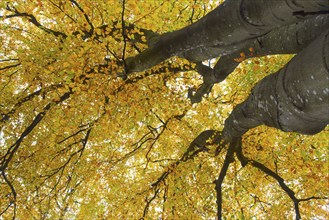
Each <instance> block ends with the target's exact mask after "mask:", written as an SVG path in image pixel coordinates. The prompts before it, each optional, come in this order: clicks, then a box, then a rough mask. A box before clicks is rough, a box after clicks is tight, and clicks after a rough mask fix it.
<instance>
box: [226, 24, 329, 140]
mask: <svg viewBox="0 0 329 220" xmlns="http://www.w3.org/2000/svg"><path fill="white" fill-rule="evenodd" d="M328 33H329V29H328V30H326V31H325V32H324V33H323V34H322V35H321V36H319V37H318V38H317V39H316V40H315V41H314V42H312V43H311V44H310V45H309V46H308V47H306V48H305V49H304V50H303V51H301V52H300V53H299V54H298V55H296V56H295V57H294V58H293V59H292V60H291V61H290V62H289V63H288V64H287V65H286V66H285V67H284V68H282V69H281V70H279V71H278V72H276V73H273V74H271V75H269V76H267V77H265V78H264V79H263V80H261V81H260V82H259V83H258V84H257V85H256V86H255V88H254V89H253V90H252V92H251V94H250V96H249V97H248V99H247V100H246V101H244V102H243V103H241V104H239V105H238V106H236V107H235V108H234V110H233V111H232V113H231V114H230V116H229V118H227V119H226V121H225V127H224V130H223V138H224V137H225V139H228V140H232V139H235V138H239V137H241V136H242V135H243V134H244V133H245V132H246V131H248V130H249V129H251V128H254V127H256V126H258V125H261V124H265V125H267V126H271V127H275V128H278V129H280V130H282V131H294V132H298V133H302V134H315V133H318V132H320V131H321V130H323V129H324V128H325V126H326V125H327V124H328V123H329V108H328V107H329V70H328V66H329V37H328V35H329V34H328Z"/></svg>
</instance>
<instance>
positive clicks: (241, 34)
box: [125, 0, 329, 74]
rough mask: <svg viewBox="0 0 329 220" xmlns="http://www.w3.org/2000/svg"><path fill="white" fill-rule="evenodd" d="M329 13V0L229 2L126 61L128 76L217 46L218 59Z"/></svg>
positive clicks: (250, 0)
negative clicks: (284, 28) (252, 41)
mask: <svg viewBox="0 0 329 220" xmlns="http://www.w3.org/2000/svg"><path fill="white" fill-rule="evenodd" d="M326 11H329V6H328V1H327V0H313V1H309V0H285V1H283V0H282V1H281V0H280V1H272V0H227V1H225V2H224V3H223V4H221V5H219V6H218V7H217V8H216V9H214V10H213V11H211V12H210V13H209V14H208V15H206V16H205V17H203V18H202V19H200V20H199V21H198V22H196V23H194V24H192V25H189V26H187V27H185V28H183V29H181V30H178V31H174V32H171V33H167V34H165V35H163V36H161V37H159V38H158V41H157V42H156V43H154V44H153V45H152V46H151V47H149V48H148V49H146V50H145V51H143V52H142V53H140V54H138V55H137V56H135V57H133V58H128V59H127V60H126V67H125V68H126V73H127V74H128V73H131V72H138V71H143V70H145V69H148V68H150V67H152V66H154V65H157V64H159V63H160V62H162V61H164V60H166V59H168V58H170V57H172V56H176V55H178V54H182V53H183V52H186V51H188V50H192V49H196V48H202V47H214V46H215V47H217V48H218V52H219V54H218V56H221V55H226V54H230V53H232V52H234V51H237V50H238V49H241V48H242V47H243V46H244V45H245V43H246V42H248V41H249V40H250V39H254V38H256V37H258V36H261V35H264V34H266V33H267V32H269V31H271V30H273V29H274V28H275V27H278V26H284V25H288V24H292V23H295V22H298V21H301V20H304V19H307V18H309V17H312V16H313V15H314V14H316V13H320V14H321V13H324V12H326Z"/></svg>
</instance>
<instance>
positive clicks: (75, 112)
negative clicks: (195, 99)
mask: <svg viewBox="0 0 329 220" xmlns="http://www.w3.org/2000/svg"><path fill="white" fill-rule="evenodd" d="M220 3H221V1H219V0H218V1H212V0H203V1H194V0H179V1H176V0H161V1H151V0H149V1H134V0H127V1H124V0H123V1H114V0H113V1H103V0H97V1H87V0H70V1H68V0H67V1H63V0H38V1H23V0H11V1H1V3H0V40H1V48H0V95H1V99H0V128H1V131H0V174H1V176H0V219H11V218H17V219H214V218H215V217H216V216H217V206H216V190H215V184H214V181H215V180H216V179H217V178H218V175H219V172H220V168H221V167H222V166H223V162H224V159H225V158H224V157H225V151H224V150H222V151H220V152H216V146H211V143H210V146H208V149H207V150H202V149H197V150H196V149H193V152H192V150H191V148H189V146H190V144H191V141H192V140H194V138H195V137H196V136H198V134H200V132H202V131H204V130H207V129H216V130H222V129H223V126H224V121H225V119H226V118H227V117H228V115H229V113H230V112H231V111H232V109H233V107H234V106H236V105H237V104H238V103H241V102H242V101H243V100H245V99H246V97H247V96H248V95H249V93H250V90H251V88H253V86H254V85H255V84H256V83H257V82H258V81H259V80H261V79H262V78H263V77H264V76H266V75H268V74H270V73H273V72H275V71H277V70H279V69H280V68H281V67H283V66H284V65H285V64H286V63H287V62H288V61H289V60H290V59H291V58H292V57H293V55H273V56H265V57H261V58H253V59H247V58H248V57H247V56H249V55H250V54H251V53H253V48H249V53H250V54H244V53H241V56H240V57H237V58H236V59H237V61H238V62H241V61H243V60H244V61H243V63H241V64H240V65H239V66H238V68H237V69H236V70H235V71H234V72H233V73H232V74H231V75H230V76H229V77H228V78H227V79H226V80H225V81H223V82H221V83H219V84H217V85H215V86H214V87H213V89H212V92H211V93H210V94H209V95H208V96H207V97H206V98H205V99H203V101H202V102H200V103H197V104H191V102H190V100H189V99H188V97H187V96H188V91H189V90H190V89H193V88H197V87H198V85H200V84H201V83H202V77H201V76H200V75H199V74H198V73H197V71H196V64H195V63H192V62H189V61H187V60H185V59H183V58H178V57H173V58H170V59H169V60H166V61H165V62H163V63H161V64H159V65H157V66H155V67H153V68H151V69H149V70H146V71H144V72H138V73H133V74H130V75H129V76H128V77H126V76H125V75H122V74H123V73H124V70H125V60H126V58H127V57H132V56H134V55H136V54H138V53H140V52H141V51H143V50H144V49H146V48H147V47H148V44H150V42H153V41H154V40H155V39H156V38H157V36H158V35H159V34H163V33H166V32H170V31H173V30H177V29H180V28H182V27H185V26H187V25H189V24H191V23H194V22H195V21H197V20H198V19H200V18H201V17H203V16H204V15H206V14H207V13H208V12H209V11H211V10H212V9H213V8H215V7H216V6H218V5H219V4H220ZM245 59H246V60H245ZM204 64H207V65H213V60H209V62H208V63H204ZM328 135H329V130H328V129H325V130H324V131H322V132H320V133H318V134H316V135H313V136H306V135H300V134H297V133H285V132H282V131H278V130H277V129H274V128H269V127H265V126H260V127H257V128H255V129H252V130H250V131H248V132H247V133H246V134H245V135H244V136H243V140H242V142H243V149H241V152H243V155H244V157H245V158H242V161H243V159H245V160H246V164H241V158H240V160H239V159H237V158H235V161H234V162H233V163H232V164H231V166H230V167H229V169H228V172H227V174H226V177H225V180H224V183H223V190H222V194H223V204H222V205H223V207H222V210H223V216H224V217H225V218H226V219H292V218H294V217H295V211H294V203H293V201H292V196H293V197H294V198H296V199H298V200H299V206H300V212H301V216H302V217H305V219H328V218H329V212H328V210H329V209H328V193H329V187H328V181H329V179H328ZM209 149H210V150H209ZM247 160H248V162H247ZM244 165H245V166H244ZM264 171H266V172H264ZM269 173H270V174H272V175H268V174H269Z"/></svg>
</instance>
